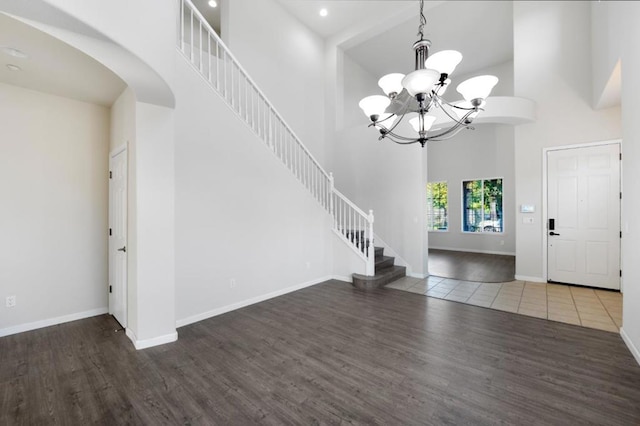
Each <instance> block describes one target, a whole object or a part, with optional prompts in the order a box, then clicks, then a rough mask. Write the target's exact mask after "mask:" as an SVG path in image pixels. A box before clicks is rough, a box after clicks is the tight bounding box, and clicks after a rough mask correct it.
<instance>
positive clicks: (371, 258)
mask: <svg viewBox="0 0 640 426" xmlns="http://www.w3.org/2000/svg"><path fill="white" fill-rule="evenodd" d="M373 219H374V218H373V210H369V218H368V221H369V247H368V248H367V275H368V276H373V275H375V274H376V260H375V248H374V247H373Z"/></svg>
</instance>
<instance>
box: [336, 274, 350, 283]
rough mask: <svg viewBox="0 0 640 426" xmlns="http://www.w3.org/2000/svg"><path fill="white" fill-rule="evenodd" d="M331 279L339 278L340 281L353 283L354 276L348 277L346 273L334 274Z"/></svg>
mask: <svg viewBox="0 0 640 426" xmlns="http://www.w3.org/2000/svg"><path fill="white" fill-rule="evenodd" d="M331 279H333V280H338V281H344V282H346V283H352V282H353V277H348V276H346V275H333V276H332V277H331Z"/></svg>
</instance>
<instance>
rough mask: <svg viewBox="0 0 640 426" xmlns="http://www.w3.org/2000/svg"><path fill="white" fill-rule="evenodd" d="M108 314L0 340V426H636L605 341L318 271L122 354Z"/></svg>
mask: <svg viewBox="0 0 640 426" xmlns="http://www.w3.org/2000/svg"><path fill="white" fill-rule="evenodd" d="M116 328H117V324H116V323H115V321H114V320H113V319H112V318H111V317H110V316H108V315H104V316H100V317H94V318H89V319H86V320H82V321H76V322H73V323H68V324H62V325H59V326H55V327H50V328H47V329H41V330H36V331H33V332H27V333H22V334H19V335H14V336H8V337H5V338H1V339H0V357H1V358H0V359H2V363H0V424H2V425H18V424H27V425H30V424H65V425H67V424H70V425H75V424H109V425H118V424H148V425H158V424H172V425H174V424H191V425H195V424H221V425H236V424H237V425H251V424H261V425H264V424H273V425H289V424H290V425H298V424H343V423H353V424H403V425H414V424H415V425H424V424H427V425H441V424H474V425H484V424H487V425H489V424H496V423H502V424H550V425H555V424H557V425H566V424H601V425H605V424H606V425H630V424H640V406H639V404H638V401H640V366H638V364H637V363H636V362H635V360H634V359H633V357H632V356H631V354H630V353H629V351H628V349H627V348H626V347H625V345H624V343H623V342H622V340H621V339H620V336H618V335H616V334H613V333H607V332H603V331H598V330H593V329H587V328H583V327H576V326H572V325H569V324H562V323H556V322H550V321H544V320H539V319H536V318H530V317H525V316H521V315H515V314H510V313H507V312H502V311H495V310H491V309H485V308H481V307H476V306H471V305H464V304H459V303H455V302H450V301H446V300H440V299H434V298H427V297H424V296H421V295H417V294H413V293H408V292H401V291H394V290H387V289H377V290H373V291H368V292H362V291H359V290H356V289H353V288H352V287H351V286H350V285H348V284H345V283H341V282H337V281H330V282H327V283H323V284H320V285H317V286H313V287H310V288H307V289H304V290H301V291H298V292H295V293H290V294H287V295H284V296H282V297H278V298H275V299H270V300H267V301H265V302H262V303H259V304H256V305H252V306H249V307H247V308H243V309H240V310H237V311H233V312H230V313H228V314H225V315H221V316H219V317H216V318H211V319H209V320H205V321H201V322H199V323H196V324H192V325H189V326H186V327H183V328H181V329H179V336H180V338H179V340H178V341H177V342H175V343H172V344H168V345H163V346H159V347H155V348H149V349H146V350H143V351H136V350H135V349H134V348H133V346H132V345H131V343H130V342H129V340H128V338H127V337H126V336H125V335H124V334H123V333H122V332H118V333H116V332H115V330H116Z"/></svg>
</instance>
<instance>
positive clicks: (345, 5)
mask: <svg viewBox="0 0 640 426" xmlns="http://www.w3.org/2000/svg"><path fill="white" fill-rule="evenodd" d="M277 1H278V2H279V3H280V4H281V5H282V6H283V7H284V8H285V9H286V10H287V11H288V12H289V13H291V14H292V15H293V16H295V17H296V18H298V20H299V21H301V22H302V23H303V24H305V25H306V26H307V27H309V28H310V29H311V30H312V31H314V32H315V33H316V34H318V35H320V36H321V37H322V38H325V39H326V38H332V37H336V36H339V35H341V34H349V33H350V32H352V30H354V29H360V28H362V26H363V24H364V25H375V24H377V23H380V22H383V21H384V20H385V19H387V18H389V17H390V16H393V15H396V14H398V13H400V12H402V11H403V10H404V9H406V8H408V7H411V6H414V7H415V8H416V13H417V10H418V8H417V7H418V2H417V1H416V0H321V1H318V0H277ZM427 3H430V2H427ZM437 3H439V2H437ZM426 7H427V5H425V8H426ZM320 9H327V13H328V15H327V16H326V17H322V16H320Z"/></svg>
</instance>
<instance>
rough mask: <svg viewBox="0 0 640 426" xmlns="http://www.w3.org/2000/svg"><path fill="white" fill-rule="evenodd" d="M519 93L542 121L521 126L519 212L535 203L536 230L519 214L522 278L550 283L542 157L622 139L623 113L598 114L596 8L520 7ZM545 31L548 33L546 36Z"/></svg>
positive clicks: (572, 5)
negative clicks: (553, 150)
mask: <svg viewBox="0 0 640 426" xmlns="http://www.w3.org/2000/svg"><path fill="white" fill-rule="evenodd" d="M513 10H514V91H515V92H514V94H515V96H521V97H525V98H529V99H533V100H534V101H535V102H536V103H537V105H538V117H537V121H536V122H535V123H532V124H526V125H521V126H518V127H516V130H515V171H516V188H515V192H516V208H518V206H520V205H521V204H533V205H535V206H536V212H535V213H534V214H533V215H531V216H533V218H534V223H533V224H523V223H522V214H521V213H517V215H516V218H515V219H516V235H517V238H516V275H517V276H519V277H521V278H527V279H532V280H540V281H546V277H545V276H543V275H544V274H543V262H545V260H544V259H543V258H542V253H543V247H542V244H543V234H544V229H545V224H543V223H542V191H543V188H542V181H543V177H542V150H543V148H545V147H553V146H561V145H571V144H580V143H586V142H596V141H604V140H611V139H616V138H620V136H621V135H622V127H621V121H620V108H609V109H605V110H600V111H595V110H593V109H592V107H591V99H592V80H591V48H590V46H589V43H588V40H590V37H591V11H590V4H589V2H579V1H575V2H573V1H567V2H528V1H522V2H520V1H519V2H514V4H513ZM541 29H544V31H541Z"/></svg>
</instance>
